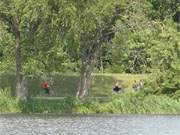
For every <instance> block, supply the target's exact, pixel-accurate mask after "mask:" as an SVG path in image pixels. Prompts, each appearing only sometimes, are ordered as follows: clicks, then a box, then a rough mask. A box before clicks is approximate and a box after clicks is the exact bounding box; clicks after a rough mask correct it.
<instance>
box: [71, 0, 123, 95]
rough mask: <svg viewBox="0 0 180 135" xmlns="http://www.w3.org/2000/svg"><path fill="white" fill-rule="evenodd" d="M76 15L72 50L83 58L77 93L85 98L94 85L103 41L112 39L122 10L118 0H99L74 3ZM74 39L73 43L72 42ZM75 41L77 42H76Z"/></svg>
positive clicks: (72, 30) (72, 33)
mask: <svg viewBox="0 0 180 135" xmlns="http://www.w3.org/2000/svg"><path fill="white" fill-rule="evenodd" d="M74 4H75V7H76V19H75V21H74V23H73V27H72V29H71V34H69V37H71V40H69V41H68V42H69V47H68V48H67V49H68V52H69V54H70V53H71V52H72V53H71V55H72V56H75V57H76V58H75V60H80V61H81V68H80V70H81V71H80V79H79V84H78V89H77V97H78V98H84V97H85V96H86V95H87V92H88V90H89V87H90V81H91V74H92V72H93V69H94V66H95V64H96V62H97V57H98V55H99V53H100V50H101V48H102V45H103V44H106V43H108V42H110V41H111V39H112V38H113V35H114V33H113V32H112V29H113V26H114V25H115V23H116V21H117V18H118V16H119V13H120V7H119V5H118V4H117V2H115V1H111V0H108V1H107V0H97V1H83V2H81V3H74ZM70 43H71V45H70ZM72 43H73V44H72Z"/></svg>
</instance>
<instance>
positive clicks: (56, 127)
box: [0, 115, 180, 135]
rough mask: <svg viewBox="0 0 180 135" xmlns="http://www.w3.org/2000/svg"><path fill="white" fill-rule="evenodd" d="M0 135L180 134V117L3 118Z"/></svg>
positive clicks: (21, 116)
mask: <svg viewBox="0 0 180 135" xmlns="http://www.w3.org/2000/svg"><path fill="white" fill-rule="evenodd" d="M0 135H180V116H143V115H139V116H138V115H130V116H125V115H122V116H109V115H107V116H48V115H46V116H39V115H33V116H30V115H0Z"/></svg>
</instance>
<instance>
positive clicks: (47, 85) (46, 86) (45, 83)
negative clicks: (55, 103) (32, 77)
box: [41, 82, 50, 95]
mask: <svg viewBox="0 0 180 135" xmlns="http://www.w3.org/2000/svg"><path fill="white" fill-rule="evenodd" d="M41 88H43V89H44V90H45V93H46V94H48V95H49V94H50V87H49V83H48V82H44V83H42V84H41Z"/></svg>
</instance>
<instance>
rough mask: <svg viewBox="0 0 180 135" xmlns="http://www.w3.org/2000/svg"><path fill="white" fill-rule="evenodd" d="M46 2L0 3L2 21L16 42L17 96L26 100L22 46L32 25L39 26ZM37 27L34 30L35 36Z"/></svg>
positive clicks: (12, 1)
mask: <svg viewBox="0 0 180 135" xmlns="http://www.w3.org/2000/svg"><path fill="white" fill-rule="evenodd" d="M45 4H46V3H45V1H44V0H40V1H38V2H37V1H35V0H29V1H26V0H11V1H10V0H2V1H0V21H1V23H3V25H5V26H6V27H5V30H6V31H7V32H8V33H11V34H12V38H11V40H12V41H13V42H14V51H15V54H14V56H15V65H16V66H15V67H16V96H17V97H18V98H20V99H26V96H27V91H26V89H25V88H24V84H23V83H24V82H23V80H24V78H23V72H22V60H23V58H22V52H21V51H22V47H23V46H22V45H23V44H25V43H24V39H25V37H26V36H27V35H26V33H30V32H32V31H31V29H30V28H31V24H35V25H33V26H37V25H38V18H39V16H41V14H42V12H44V11H45V10H46V8H45V7H46V6H45ZM36 30H37V27H36V28H34V29H33V34H34V33H35V31H36Z"/></svg>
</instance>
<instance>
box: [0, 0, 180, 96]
mask: <svg viewBox="0 0 180 135" xmlns="http://www.w3.org/2000/svg"><path fill="white" fill-rule="evenodd" d="M93 71H96V72H100V71H101V72H111V73H112V72H113V73H139V74H141V73H151V74H152V78H150V79H149V80H148V81H147V83H146V88H144V92H145V93H147V94H149V93H153V94H169V95H170V96H175V95H176V98H177V97H178V96H177V95H178V94H179V96H180V92H179V91H180V2H179V0H128V1H125V0H78V1H73V0H68V1H64V0H38V1H36V0H28V2H27V1H26V0H8V1H7V0H1V1H0V73H7V72H8V73H9V72H11V73H16V80H17V83H16V90H17V94H18V95H19V96H21V94H20V93H21V92H22V90H21V89H24V88H23V83H24V82H23V78H24V77H25V76H31V77H39V76H41V77H46V76H50V75H52V74H55V73H72V72H78V73H80V74H81V76H80V81H79V90H78V91H79V92H81V90H83V91H87V90H88V89H89V88H90V86H88V85H90V77H91V74H92V72H93ZM18 84H20V85H18ZM77 89H78V88H77Z"/></svg>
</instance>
